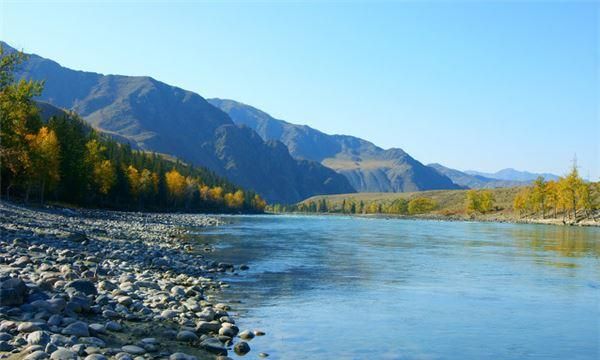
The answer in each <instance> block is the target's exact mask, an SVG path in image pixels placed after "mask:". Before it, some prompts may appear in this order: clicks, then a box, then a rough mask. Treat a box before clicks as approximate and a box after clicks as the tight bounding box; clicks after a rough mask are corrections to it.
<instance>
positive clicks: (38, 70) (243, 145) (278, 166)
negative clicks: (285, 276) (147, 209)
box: [2, 44, 354, 203]
mask: <svg viewBox="0 0 600 360" xmlns="http://www.w3.org/2000/svg"><path fill="white" fill-rule="evenodd" d="M2 45H3V46H4V47H7V45H5V44H2ZM9 50H10V51H14V49H11V48H9ZM20 70H21V71H20V73H19V76H20V77H23V78H26V79H34V80H44V81H45V88H44V92H43V93H42V95H41V97H40V98H39V100H41V101H45V102H48V103H50V104H52V105H54V106H57V107H60V108H64V109H68V110H71V111H75V112H77V113H78V114H80V115H81V116H82V117H83V119H84V120H85V121H86V122H87V123H88V124H90V125H92V126H93V127H94V128H95V129H97V130H99V131H102V132H105V133H108V134H111V135H113V136H114V137H117V138H120V139H122V140H124V141H127V142H129V143H130V144H131V145H132V147H133V148H137V149H141V150H147V151H155V152H160V153H164V154H169V155H172V156H175V157H177V158H180V159H182V160H184V161H186V162H188V163H190V164H193V165H201V166H205V167H207V168H209V169H211V170H213V171H215V172H216V173H217V174H219V175H221V176H225V177H227V178H228V179H230V180H231V181H233V182H235V183H236V184H237V185H240V186H242V187H245V188H247V189H253V190H255V191H257V192H258V193H260V194H261V195H263V196H264V197H265V198H266V199H267V200H268V201H276V202H282V203H291V202H296V201H299V200H301V199H303V198H306V197H308V196H311V195H315V194H331V193H344V192H353V191H354V189H353V187H352V186H351V185H350V184H349V183H348V181H347V180H346V179H345V178H344V177H343V176H341V175H339V174H337V173H336V172H334V171H331V170H330V169H327V168H326V167H324V166H322V165H320V164H319V163H307V162H306V161H299V160H297V159H294V158H293V157H292V156H290V154H289V152H288V150H287V149H286V148H285V147H284V146H279V145H277V144H275V143H272V142H265V141H263V140H262V139H261V137H259V136H258V135H256V134H255V133H254V132H253V131H252V130H251V129H249V128H244V127H243V126H236V124H234V123H233V121H232V120H231V119H230V118H229V116H228V115H227V114H225V113H224V112H223V111H221V110H219V109H217V108H215V107H214V106H212V105H211V104H209V103H208V102H207V101H206V100H205V99H204V98H203V97H201V96H200V95H198V94H195V93H193V92H190V91H186V90H184V89H180V88H177V87H174V86H170V85H168V84H165V83H163V82H160V81H157V80H155V79H153V78H151V77H139V76H122V75H102V74H98V73H93V72H85V71H75V70H71V69H68V68H65V67H62V66H60V65H59V64H58V63H56V62H54V61H52V60H48V59H45V58H42V57H40V56H37V55H30V57H29V59H28V61H27V62H26V63H25V64H24V65H23V66H22V67H21V69H20ZM249 160H251V161H249Z"/></svg>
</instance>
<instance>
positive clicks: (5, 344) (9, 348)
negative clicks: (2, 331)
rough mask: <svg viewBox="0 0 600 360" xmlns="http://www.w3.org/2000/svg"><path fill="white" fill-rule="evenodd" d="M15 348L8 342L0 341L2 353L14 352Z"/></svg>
mask: <svg viewBox="0 0 600 360" xmlns="http://www.w3.org/2000/svg"><path fill="white" fill-rule="evenodd" d="M14 348H15V347H14V346H12V345H11V344H9V343H8V342H7V341H0V351H12V350H13V349H14Z"/></svg>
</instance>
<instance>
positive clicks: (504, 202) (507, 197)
mask: <svg viewBox="0 0 600 360" xmlns="http://www.w3.org/2000/svg"><path fill="white" fill-rule="evenodd" d="M520 189H521V188H519V187H513V188H498V189H491V190H490V191H492V193H493V194H494V198H495V206H496V211H494V212H493V213H494V214H495V215H499V214H503V215H510V214H512V212H513V200H514V198H515V195H516V194H517V193H518V192H519V190H520ZM467 191H468V190H430V191H418V192H404V193H355V194H338V195H319V196H313V197H310V198H308V199H306V200H303V201H302V202H303V203H309V202H311V201H313V202H317V201H319V200H322V199H325V200H327V202H328V203H330V204H331V205H333V206H334V207H341V205H342V202H343V201H344V200H346V201H349V200H353V201H356V202H360V201H363V202H364V203H365V204H367V203H371V202H376V203H378V204H379V203H381V204H385V203H390V202H392V201H394V200H396V199H406V200H408V201H410V200H412V199H415V198H418V197H425V198H429V199H432V200H434V201H435V202H436V203H437V205H438V206H437V209H436V210H434V211H433V212H432V213H430V215H443V216H466V215H467V214H466V210H465V202H466V197H467Z"/></svg>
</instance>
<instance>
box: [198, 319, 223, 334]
mask: <svg viewBox="0 0 600 360" xmlns="http://www.w3.org/2000/svg"><path fill="white" fill-rule="evenodd" d="M220 328H221V324H219V323H218V322H212V321H211V322H208V321H200V322H198V324H196V331H197V332H199V333H202V334H206V333H209V332H218V331H219V329H220Z"/></svg>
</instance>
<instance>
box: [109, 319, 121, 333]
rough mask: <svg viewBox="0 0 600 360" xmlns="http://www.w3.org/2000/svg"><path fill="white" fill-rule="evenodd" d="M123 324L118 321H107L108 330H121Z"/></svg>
mask: <svg viewBox="0 0 600 360" xmlns="http://www.w3.org/2000/svg"><path fill="white" fill-rule="evenodd" d="M122 329H123V326H121V324H119V323H118V322H116V321H109V322H107V323H106V330H109V331H121V330H122Z"/></svg>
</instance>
